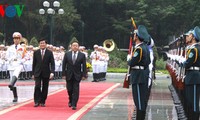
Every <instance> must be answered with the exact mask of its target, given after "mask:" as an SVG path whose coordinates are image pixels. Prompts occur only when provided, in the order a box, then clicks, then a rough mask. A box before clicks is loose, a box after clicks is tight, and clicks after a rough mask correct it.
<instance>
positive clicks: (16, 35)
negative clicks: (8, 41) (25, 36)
mask: <svg viewBox="0 0 200 120" xmlns="http://www.w3.org/2000/svg"><path fill="white" fill-rule="evenodd" d="M16 37H17V38H20V39H21V38H22V35H21V33H19V32H14V33H13V38H16Z"/></svg>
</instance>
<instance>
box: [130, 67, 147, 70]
mask: <svg viewBox="0 0 200 120" xmlns="http://www.w3.org/2000/svg"><path fill="white" fill-rule="evenodd" d="M131 69H142V70H144V66H134V67H131Z"/></svg>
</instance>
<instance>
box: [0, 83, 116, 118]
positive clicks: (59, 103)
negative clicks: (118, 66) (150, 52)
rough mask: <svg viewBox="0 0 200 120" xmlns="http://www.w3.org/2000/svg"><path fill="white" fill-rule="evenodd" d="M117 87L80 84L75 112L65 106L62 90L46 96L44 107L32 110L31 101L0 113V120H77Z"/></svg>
mask: <svg viewBox="0 0 200 120" xmlns="http://www.w3.org/2000/svg"><path fill="white" fill-rule="evenodd" d="M118 85H119V84H114V83H91V82H82V83H81V85H80V87H81V88H80V98H79V102H78V105H77V110H72V109H71V108H69V107H68V106H67V103H68V95H67V91H66V90H65V89H62V90H59V91H57V92H56V93H55V94H52V95H50V96H48V99H47V101H46V107H37V108H34V107H33V105H34V103H33V100H30V101H27V102H26V103H22V104H18V105H16V106H13V107H11V108H7V109H4V110H2V111H0V120H66V119H69V120H77V119H80V118H81V117H82V116H83V115H84V114H85V113H87V111H89V110H90V109H91V108H92V107H93V106H94V105H96V104H97V103H98V102H99V101H100V100H101V99H102V98H103V97H105V96H106V95H107V94H108V93H110V92H111V91H112V90H113V89H114V88H116V87H117V86H118ZM30 94H33V93H30Z"/></svg>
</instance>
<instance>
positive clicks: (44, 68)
mask: <svg viewBox="0 0 200 120" xmlns="http://www.w3.org/2000/svg"><path fill="white" fill-rule="evenodd" d="M39 46H40V49H38V50H36V51H35V52H34V53H33V69H32V72H33V79H34V80H35V91H34V102H35V105H34V107H38V106H39V105H40V104H41V106H42V107H45V101H46V99H47V94H48V87H49V80H50V79H52V78H53V76H54V74H53V73H54V70H55V63H54V57H53V53H52V51H50V50H48V49H46V46H47V41H46V40H45V39H41V40H40V41H39ZM41 83H42V89H41Z"/></svg>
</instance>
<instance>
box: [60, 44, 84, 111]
mask: <svg viewBox="0 0 200 120" xmlns="http://www.w3.org/2000/svg"><path fill="white" fill-rule="evenodd" d="M78 49H79V43H78V41H76V40H75V41H73V42H72V43H71V51H69V52H67V53H65V56H64V59H63V66H62V75H63V79H66V83H67V85H66V86H67V92H68V95H69V103H68V106H69V107H72V110H76V106H77V102H78V99H79V83H80V81H81V79H84V78H85V76H86V58H85V54H84V53H81V52H79V51H78Z"/></svg>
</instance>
